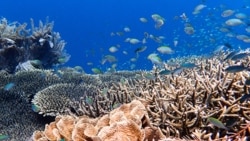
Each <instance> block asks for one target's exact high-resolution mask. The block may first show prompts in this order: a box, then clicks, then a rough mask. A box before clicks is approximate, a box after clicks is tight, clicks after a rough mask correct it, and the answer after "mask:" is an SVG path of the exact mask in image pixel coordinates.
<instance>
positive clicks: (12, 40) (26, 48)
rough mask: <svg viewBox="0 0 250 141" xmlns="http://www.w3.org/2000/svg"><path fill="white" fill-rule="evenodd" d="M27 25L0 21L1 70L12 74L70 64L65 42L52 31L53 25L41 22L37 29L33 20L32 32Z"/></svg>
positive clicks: (5, 20) (4, 20)
mask: <svg viewBox="0 0 250 141" xmlns="http://www.w3.org/2000/svg"><path fill="white" fill-rule="evenodd" d="M26 26H27V24H26V23H24V24H20V23H18V22H12V23H9V22H8V21H7V19H5V18H2V19H1V21H0V69H1V70H6V71H8V72H10V73H13V72H15V71H17V70H30V69H34V68H44V69H48V68H51V67H52V66H53V65H57V64H63V63H65V62H67V61H68V59H69V57H70V56H69V55H68V54H67V53H66V52H65V50H64V47H65V41H63V40H61V38H60V35H59V33H58V32H54V31H53V22H49V21H48V20H47V21H46V22H45V23H42V21H40V22H39V27H35V25H34V22H33V20H31V27H32V28H31V30H29V29H26Z"/></svg>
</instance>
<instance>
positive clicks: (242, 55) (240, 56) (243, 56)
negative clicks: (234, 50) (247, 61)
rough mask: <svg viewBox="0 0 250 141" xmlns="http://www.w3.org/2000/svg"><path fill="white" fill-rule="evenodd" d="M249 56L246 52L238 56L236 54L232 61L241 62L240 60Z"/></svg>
mask: <svg viewBox="0 0 250 141" xmlns="http://www.w3.org/2000/svg"><path fill="white" fill-rule="evenodd" d="M248 55H249V53H246V52H243V53H238V54H235V55H234V56H233V57H232V58H231V60H234V61H236V60H240V59H244V58H245V57H247V56H248Z"/></svg>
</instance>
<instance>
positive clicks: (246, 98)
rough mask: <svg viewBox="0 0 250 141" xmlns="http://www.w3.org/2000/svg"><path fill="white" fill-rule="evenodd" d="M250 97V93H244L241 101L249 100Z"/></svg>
mask: <svg viewBox="0 0 250 141" xmlns="http://www.w3.org/2000/svg"><path fill="white" fill-rule="evenodd" d="M249 98H250V94H244V95H243V96H242V97H241V98H240V103H243V102H244V101H246V100H248V99H249Z"/></svg>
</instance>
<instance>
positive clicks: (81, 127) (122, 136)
mask: <svg viewBox="0 0 250 141" xmlns="http://www.w3.org/2000/svg"><path fill="white" fill-rule="evenodd" d="M148 121H149V120H148V115H147V111H146V108H145V106H144V105H143V104H142V103H141V102H140V101H138V100H134V101H132V102H131V103H129V104H123V105H122V106H120V107H119V108H117V109H115V110H113V111H111V112H110V113H109V114H106V115H104V116H103V117H101V118H96V119H91V118H88V117H86V116H83V117H77V118H75V117H73V116H59V117H57V118H56V121H55V122H52V123H50V124H49V125H46V127H45V131H43V132H41V131H36V132H34V133H33V140H34V141H41V139H45V138H46V139H47V140H60V139H65V140H66V141H71V140H73V141H86V140H88V141H101V140H103V141H105V140H108V141H125V140H130V141H143V140H155V139H157V140H159V139H164V138H165V136H164V135H163V134H162V133H161V131H160V130H159V129H157V128H154V127H152V126H151V125H150V123H149V122H148ZM145 123H146V124H145ZM142 125H143V126H142Z"/></svg>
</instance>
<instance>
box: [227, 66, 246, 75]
mask: <svg viewBox="0 0 250 141" xmlns="http://www.w3.org/2000/svg"><path fill="white" fill-rule="evenodd" d="M247 69H249V68H247V67H245V66H243V65H234V66H229V67H227V68H226V69H225V71H226V72H228V73H236V72H241V71H243V70H247Z"/></svg>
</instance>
